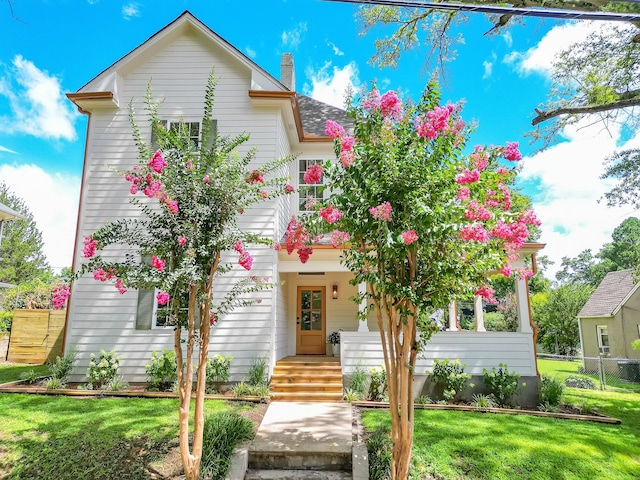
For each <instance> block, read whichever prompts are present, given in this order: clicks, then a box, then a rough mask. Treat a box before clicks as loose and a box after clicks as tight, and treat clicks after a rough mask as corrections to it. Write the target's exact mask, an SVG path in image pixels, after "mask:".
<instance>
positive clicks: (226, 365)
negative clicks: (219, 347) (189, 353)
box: [206, 355, 233, 393]
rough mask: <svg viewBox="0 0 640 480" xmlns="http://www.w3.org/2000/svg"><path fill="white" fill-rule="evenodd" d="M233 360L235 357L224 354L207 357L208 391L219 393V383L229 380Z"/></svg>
mask: <svg viewBox="0 0 640 480" xmlns="http://www.w3.org/2000/svg"><path fill="white" fill-rule="evenodd" d="M231 360H233V357H231V356H227V357H225V356H223V355H215V356H214V357H212V358H209V359H207V379H206V392H207V393H218V392H219V384H220V383H224V382H228V381H229V377H230V371H231Z"/></svg>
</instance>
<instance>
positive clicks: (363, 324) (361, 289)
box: [358, 283, 369, 332]
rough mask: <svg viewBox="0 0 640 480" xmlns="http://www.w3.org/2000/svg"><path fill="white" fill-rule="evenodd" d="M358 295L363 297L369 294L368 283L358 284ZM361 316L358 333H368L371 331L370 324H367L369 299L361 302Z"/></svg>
mask: <svg viewBox="0 0 640 480" xmlns="http://www.w3.org/2000/svg"><path fill="white" fill-rule="evenodd" d="M358 293H359V294H360V295H361V296H362V295H363V294H365V293H367V284H366V283H359V284H358ZM359 310H360V315H359V317H358V320H359V321H358V331H359V332H368V331H369V324H368V323H367V316H366V313H367V298H366V297H364V298H363V299H362V301H361V302H360V308H359Z"/></svg>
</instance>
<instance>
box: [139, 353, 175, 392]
mask: <svg viewBox="0 0 640 480" xmlns="http://www.w3.org/2000/svg"><path fill="white" fill-rule="evenodd" d="M145 367H146V372H147V387H148V389H149V390H168V389H170V388H171V386H172V385H173V384H174V383H175V382H177V381H178V366H177V362H176V352H174V351H173V350H162V353H158V352H151V363H147V364H146V365H145Z"/></svg>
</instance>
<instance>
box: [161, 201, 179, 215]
mask: <svg viewBox="0 0 640 480" xmlns="http://www.w3.org/2000/svg"><path fill="white" fill-rule="evenodd" d="M164 204H165V205H166V206H167V208H168V209H169V211H170V212H171V213H173V214H174V215H176V214H177V213H178V211H179V210H178V202H176V201H175V200H169V198H168V197H167V198H165V200H164Z"/></svg>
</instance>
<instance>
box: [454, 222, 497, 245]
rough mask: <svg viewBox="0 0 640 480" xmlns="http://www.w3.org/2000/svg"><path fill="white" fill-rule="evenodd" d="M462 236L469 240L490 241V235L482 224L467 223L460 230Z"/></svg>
mask: <svg viewBox="0 0 640 480" xmlns="http://www.w3.org/2000/svg"><path fill="white" fill-rule="evenodd" d="M460 238H462V239H463V240H466V241H467V242H480V243H484V242H488V241H489V239H490V237H489V233H488V232H487V230H486V229H485V228H484V227H483V226H482V225H480V224H478V223H474V224H472V225H465V226H464V227H463V228H462V229H461V230H460Z"/></svg>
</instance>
